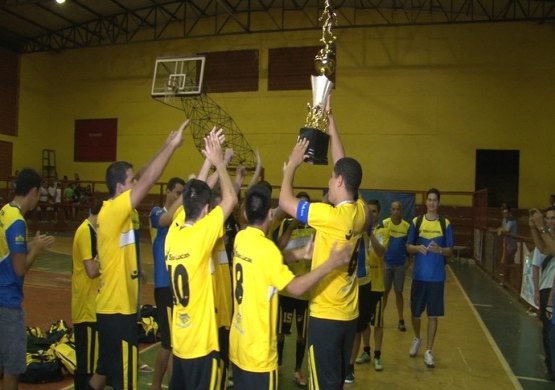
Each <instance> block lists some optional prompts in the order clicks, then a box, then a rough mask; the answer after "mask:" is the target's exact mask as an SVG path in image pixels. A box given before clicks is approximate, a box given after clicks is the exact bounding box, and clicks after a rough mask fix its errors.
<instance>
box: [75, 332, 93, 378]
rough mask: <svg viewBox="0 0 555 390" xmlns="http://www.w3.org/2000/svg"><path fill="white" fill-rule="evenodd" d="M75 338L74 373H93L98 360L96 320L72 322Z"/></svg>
mask: <svg viewBox="0 0 555 390" xmlns="http://www.w3.org/2000/svg"><path fill="white" fill-rule="evenodd" d="M73 336H74V338H75V359H76V366H75V373H77V374H85V375H86V374H94V372H95V370H96V362H97V360H98V332H97V330H96V322H81V323H78V324H73Z"/></svg>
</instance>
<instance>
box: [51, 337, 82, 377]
mask: <svg viewBox="0 0 555 390" xmlns="http://www.w3.org/2000/svg"><path fill="white" fill-rule="evenodd" d="M51 348H52V350H53V352H54V355H56V357H57V358H58V359H60V362H61V363H62V365H63V367H64V368H65V370H66V371H67V372H68V373H69V374H71V375H73V373H74V372H75V368H76V367H77V356H76V354H75V344H74V343H73V342H71V341H69V342H62V343H57V344H54V345H53V346H52V347H51Z"/></svg>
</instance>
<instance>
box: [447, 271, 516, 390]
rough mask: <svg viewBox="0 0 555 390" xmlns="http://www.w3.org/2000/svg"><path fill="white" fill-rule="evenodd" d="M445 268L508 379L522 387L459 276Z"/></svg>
mask: <svg viewBox="0 0 555 390" xmlns="http://www.w3.org/2000/svg"><path fill="white" fill-rule="evenodd" d="M447 268H448V269H449V272H450V273H451V276H453V279H454V280H455V282H457V286H459V290H461V293H462V295H463V297H464V299H466V301H467V302H468V306H469V307H470V310H471V311H472V312H473V313H474V317H476V320H477V321H478V324H479V325H480V328H482V331H483V332H484V334H485V336H486V339H487V340H488V341H489V343H490V345H491V347H492V349H493V352H494V353H495V354H496V355H497V358H498V359H499V362H500V363H501V366H502V367H503V368H504V369H505V372H506V373H507V376H508V377H509V380H510V381H511V382H512V384H513V385H514V387H515V389H522V385H521V384H520V382H519V381H518V378H517V377H516V375H515V373H514V372H513V370H512V369H511V367H510V366H509V363H508V362H507V360H506V359H505V356H503V354H502V353H501V350H500V349H499V347H498V346H497V343H496V342H495V340H494V338H493V336H492V335H491V333H490V331H489V329H488V328H487V326H486V324H485V323H484V321H482V317H480V314H479V313H478V311H477V310H476V308H475V307H474V305H473V304H472V301H471V300H470V298H469V297H468V295H467V294H466V291H464V288H463V287H462V285H461V282H460V281H459V278H457V275H455V272H454V271H453V270H452V269H451V267H447Z"/></svg>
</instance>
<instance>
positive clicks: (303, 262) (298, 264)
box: [278, 218, 316, 301]
mask: <svg viewBox="0 0 555 390" xmlns="http://www.w3.org/2000/svg"><path fill="white" fill-rule="evenodd" d="M294 221H295V220H294V219H293V218H288V219H284V220H283V221H282V223H281V226H280V227H279V234H278V238H279V237H281V236H282V235H283V233H284V232H285V231H286V230H287V226H288V224H290V223H294ZM315 233H316V231H315V230H314V229H313V228H311V227H310V226H308V225H302V224H300V225H298V226H297V227H296V228H295V229H293V231H292V232H291V236H290V238H289V241H288V242H287V245H286V246H285V248H284V249H283V250H293V249H299V248H304V247H305V246H306V244H308V242H309V241H310V240H311V239H312V237H313V236H314V234H315ZM311 264H312V262H311V259H300V260H296V261H293V262H289V263H287V266H288V267H289V269H290V270H291V272H293V274H294V275H295V276H301V275H304V274H306V273H308V272H310V268H311ZM279 295H283V296H286V297H291V298H295V299H302V300H303V301H308V299H309V292H308V291H307V292H306V293H304V294H303V295H301V296H300V297H294V296H292V295H291V294H289V293H288V292H287V291H285V290H283V291H280V293H279Z"/></svg>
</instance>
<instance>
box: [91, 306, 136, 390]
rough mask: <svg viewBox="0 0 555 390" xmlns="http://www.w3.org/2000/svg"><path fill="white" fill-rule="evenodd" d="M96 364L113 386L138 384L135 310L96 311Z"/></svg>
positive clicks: (133, 385)
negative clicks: (97, 347) (127, 312)
mask: <svg viewBox="0 0 555 390" xmlns="http://www.w3.org/2000/svg"><path fill="white" fill-rule="evenodd" d="M96 323H97V329H98V342H99V343H98V346H99V351H98V352H99V354H98V366H97V368H96V372H97V373H98V374H100V375H105V376H106V382H107V383H109V384H110V385H111V386H112V387H113V388H114V389H115V390H119V389H136V388H137V368H138V341H137V333H138V332H137V313H134V314H98V313H97V314H96Z"/></svg>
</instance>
